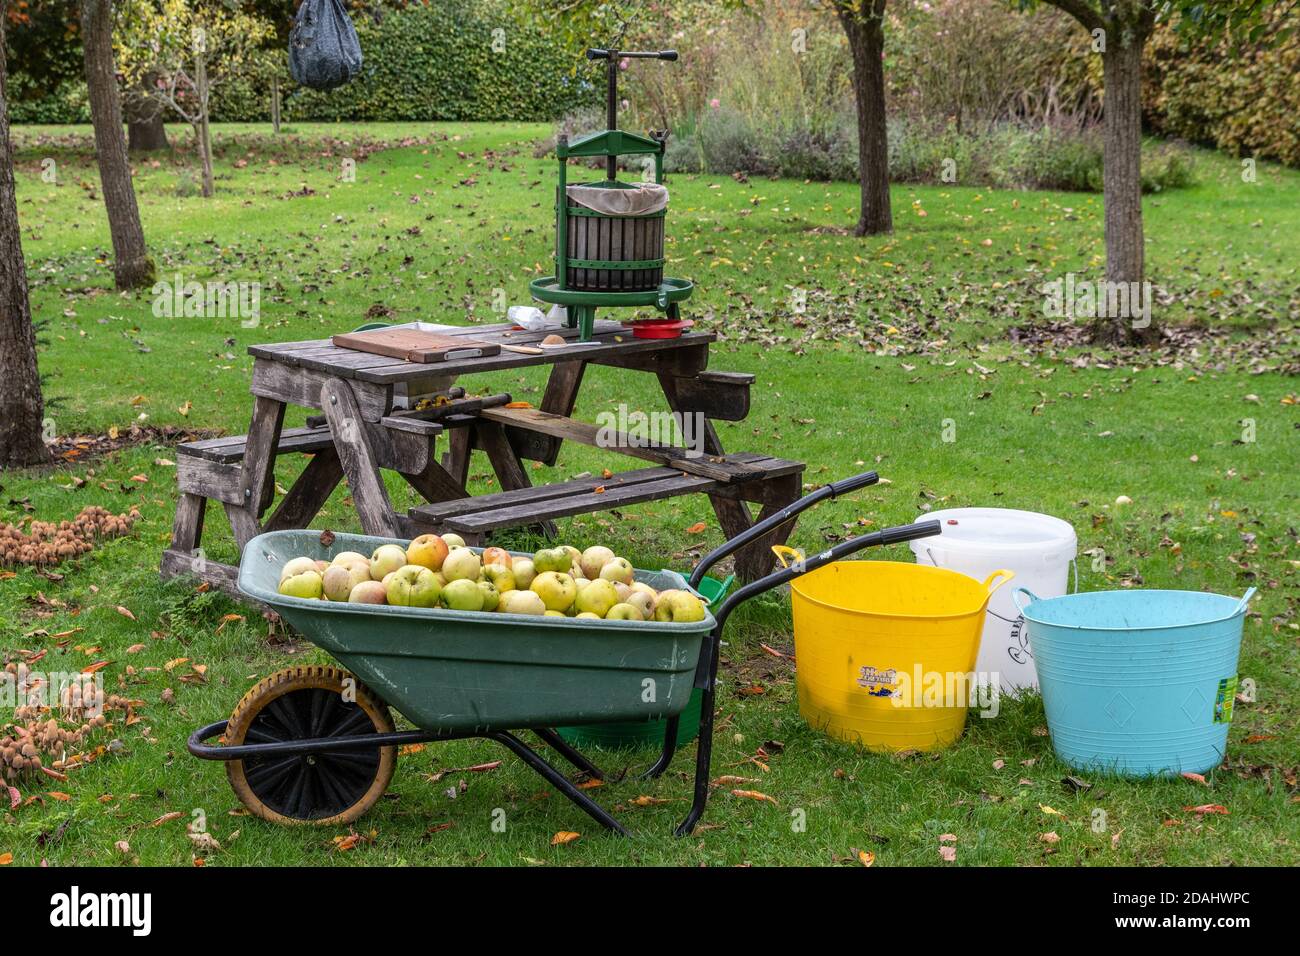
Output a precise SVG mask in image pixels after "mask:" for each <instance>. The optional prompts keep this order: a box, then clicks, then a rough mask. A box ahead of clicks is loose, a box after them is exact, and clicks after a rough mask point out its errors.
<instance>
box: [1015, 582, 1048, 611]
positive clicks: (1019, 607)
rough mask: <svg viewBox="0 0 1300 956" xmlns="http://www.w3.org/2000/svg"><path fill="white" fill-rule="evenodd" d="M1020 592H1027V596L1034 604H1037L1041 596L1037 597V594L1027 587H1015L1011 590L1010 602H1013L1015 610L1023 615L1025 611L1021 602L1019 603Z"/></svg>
mask: <svg viewBox="0 0 1300 956" xmlns="http://www.w3.org/2000/svg"><path fill="white" fill-rule="evenodd" d="M1022 594H1028V595H1029V597H1030V598H1031V599H1032V601H1033V602H1034V603H1035V604H1037V603H1038V602H1039V601H1041V600H1042V598H1040V597H1039V596H1038V595H1037V594H1035V593H1034V592H1033V591H1031V590H1029V588H1016V589H1015V590H1014V591H1012V592H1011V603H1012V604H1014V605H1015V606H1016V610H1017V611H1019V612H1020V613H1021V615H1022V616H1023V615H1024V613H1025V606H1024V605H1023V604H1021V603H1020V595H1022Z"/></svg>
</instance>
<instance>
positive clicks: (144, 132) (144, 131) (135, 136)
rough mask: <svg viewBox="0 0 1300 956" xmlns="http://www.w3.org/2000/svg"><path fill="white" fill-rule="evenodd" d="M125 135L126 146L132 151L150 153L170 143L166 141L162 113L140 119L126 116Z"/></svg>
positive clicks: (165, 129) (165, 128)
mask: <svg viewBox="0 0 1300 956" xmlns="http://www.w3.org/2000/svg"><path fill="white" fill-rule="evenodd" d="M126 137H127V146H126V148H127V149H129V150H130V151H131V152H133V153H135V152H141V153H152V152H156V151H158V150H160V149H166V148H167V147H168V146H169V145H170V144H169V143H168V142H167V127H166V126H164V125H163V118H162V113H155V114H154V115H153V116H151V117H144V118H140V119H133V118H131V117H127V121H126Z"/></svg>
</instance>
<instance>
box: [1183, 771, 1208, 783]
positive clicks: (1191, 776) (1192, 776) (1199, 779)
mask: <svg viewBox="0 0 1300 956" xmlns="http://www.w3.org/2000/svg"><path fill="white" fill-rule="evenodd" d="M1182 776H1183V777H1186V778H1187V779H1188V780H1191V781H1192V782H1193V783H1199V784H1200V785H1201V786H1202V787H1208V786H1209V784H1208V783H1206V782H1205V777H1204V776H1202V775H1201V774H1199V773H1192V772H1191V771H1190V770H1184V771H1183V772H1182Z"/></svg>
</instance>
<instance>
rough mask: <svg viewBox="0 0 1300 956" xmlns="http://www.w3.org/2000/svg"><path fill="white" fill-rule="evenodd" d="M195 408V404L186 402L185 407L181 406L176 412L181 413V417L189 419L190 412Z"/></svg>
mask: <svg viewBox="0 0 1300 956" xmlns="http://www.w3.org/2000/svg"><path fill="white" fill-rule="evenodd" d="M193 408H194V403H193V402H186V403H185V404H184V405H182V406H180V407H179V408H178V409H176V411H178V412H180V413H181V417H183V418H189V415H190V411H191V410H192V409H193Z"/></svg>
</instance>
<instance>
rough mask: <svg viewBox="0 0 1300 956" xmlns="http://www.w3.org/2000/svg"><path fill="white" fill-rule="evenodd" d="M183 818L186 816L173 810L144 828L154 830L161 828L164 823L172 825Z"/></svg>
mask: <svg viewBox="0 0 1300 956" xmlns="http://www.w3.org/2000/svg"><path fill="white" fill-rule="evenodd" d="M183 816H185V814H183V813H181V812H180V811H179V810H173V811H172V812H171V813H164V814H163V815H162V816H160V817H159V818H158V819H156V820H151V821H150V822H148V823H146V824H145V825H144V826H145V829H146V830H152V829H153V828H154V827H160V826H162V825H163V824H164V823H171V822H172V821H173V820H179V819H180V818H181V817H183Z"/></svg>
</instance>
